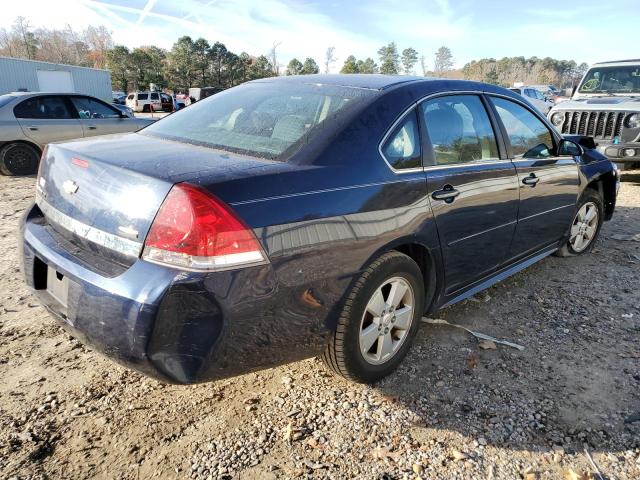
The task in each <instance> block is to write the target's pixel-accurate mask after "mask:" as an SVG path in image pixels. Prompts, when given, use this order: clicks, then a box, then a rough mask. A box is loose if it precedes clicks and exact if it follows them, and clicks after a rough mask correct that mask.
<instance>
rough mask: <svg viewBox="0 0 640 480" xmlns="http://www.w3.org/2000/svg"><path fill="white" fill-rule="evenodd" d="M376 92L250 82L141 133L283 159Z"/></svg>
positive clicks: (193, 106) (196, 104)
mask: <svg viewBox="0 0 640 480" xmlns="http://www.w3.org/2000/svg"><path fill="white" fill-rule="evenodd" d="M372 95H374V92H373V91H370V90H364V89H355V88H346V87H336V86H327V85H304V84H286V83H285V84H283V83H276V82H273V83H271V82H258V83H249V84H244V85H241V86H239V87H236V88H232V89H230V90H226V91H224V92H221V93H219V94H217V95H213V96H211V97H209V98H207V99H205V100H202V101H200V102H196V103H195V104H193V105H191V106H189V107H187V108H185V109H184V110H180V111H178V112H176V113H174V114H173V115H169V116H168V117H165V118H164V119H162V120H160V121H158V122H156V123H154V124H152V125H150V126H148V127H147V128H145V129H144V130H143V131H142V132H141V133H142V134H145V135H153V136H158V137H163V138H167V139H170V140H178V141H183V142H186V143H193V144H196V145H204V146H210V147H214V148H219V149H222V150H228V151H231V152H238V153H246V154H250V155H255V156H260V157H265V158H272V159H284V158H286V157H288V156H289V155H290V154H291V153H293V151H294V150H295V149H296V147H297V145H299V144H301V142H302V141H305V140H307V141H308V140H309V138H310V136H312V135H313V134H314V132H317V131H318V130H319V129H320V128H322V126H323V125H325V124H326V122H329V121H331V120H332V119H335V118H336V117H337V116H338V115H342V114H344V113H345V112H346V111H347V110H350V109H353V108H354V107H356V106H357V105H359V104H361V103H363V102H364V100H365V99H366V98H368V97H371V96H372Z"/></svg>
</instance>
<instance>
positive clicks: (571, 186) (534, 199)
mask: <svg viewBox="0 0 640 480" xmlns="http://www.w3.org/2000/svg"><path fill="white" fill-rule="evenodd" d="M491 101H492V102H493V104H494V106H495V108H496V112H497V114H498V117H499V118H500V120H501V121H502V124H503V125H504V129H505V132H506V136H507V138H508V140H509V143H510V156H511V157H512V158H513V163H514V164H515V166H516V171H517V172H518V181H519V184H520V208H519V212H518V227H517V228H516V236H515V238H514V241H513V245H512V246H511V250H510V257H511V258H515V257H518V256H523V255H527V254H529V253H532V252H534V251H536V250H540V249H542V248H544V247H546V246H548V245H552V244H555V243H557V242H558V240H560V239H561V238H562V237H563V236H564V234H565V233H566V232H567V231H568V229H569V227H570V226H571V222H572V220H573V217H574V215H575V207H576V201H577V198H578V189H579V183H580V180H579V176H578V165H577V163H576V161H575V160H574V158H573V157H559V156H557V153H556V152H557V145H556V141H555V137H554V136H553V134H552V133H551V131H550V129H549V128H548V127H547V125H546V124H545V123H544V122H543V121H542V120H541V119H540V118H538V116H537V115H535V114H534V113H533V112H532V111H530V110H529V109H527V108H525V106H524V105H522V104H520V103H516V102H514V101H511V100H507V99H505V98H501V97H491Z"/></svg>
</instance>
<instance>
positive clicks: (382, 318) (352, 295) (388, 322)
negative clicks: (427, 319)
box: [322, 252, 425, 383]
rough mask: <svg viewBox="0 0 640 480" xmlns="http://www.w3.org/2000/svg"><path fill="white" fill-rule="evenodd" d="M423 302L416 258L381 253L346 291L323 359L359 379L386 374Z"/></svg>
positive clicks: (402, 351) (406, 343)
mask: <svg viewBox="0 0 640 480" xmlns="http://www.w3.org/2000/svg"><path fill="white" fill-rule="evenodd" d="M424 300H425V289H424V281H423V277H422V272H421V271H420V268H419V267H418V265H417V264H416V262H414V261H413V260H412V259H411V258H409V257H408V256H406V255H404V254H402V253H400V252H388V253H385V254H384V255H382V256H381V257H380V258H378V259H377V260H375V261H374V262H373V263H372V264H371V265H370V266H369V267H368V268H367V269H366V270H365V271H364V272H363V273H362V275H361V276H360V278H358V280H357V281H356V282H355V284H354V285H353V286H352V287H351V290H350V291H349V293H348V294H347V298H346V301H345V305H344V307H343V309H342V312H341V314H340V318H339V319H338V325H337V327H336V330H335V331H334V332H333V334H332V335H331V337H330V339H329V343H328V344H327V347H326V349H325V352H324V354H323V357H322V358H323V361H324V363H325V364H326V365H327V366H328V367H329V368H330V369H331V370H333V371H334V372H335V373H337V374H338V375H341V376H343V377H345V378H347V379H349V380H353V381H355V382H360V383H372V382H375V381H377V380H379V379H381V378H383V377H385V376H386V375H389V374H390V373H391V372H392V371H393V370H395V369H396V368H397V366H398V365H399V364H400V362H402V360H403V359H404V357H405V356H406V354H407V352H408V351H409V348H410V347H411V342H412V341H413V338H414V337H415V335H416V332H417V331H418V327H419V324H420V318H421V317H422V314H423V311H424ZM374 312H375V313H374ZM376 314H377V315H376Z"/></svg>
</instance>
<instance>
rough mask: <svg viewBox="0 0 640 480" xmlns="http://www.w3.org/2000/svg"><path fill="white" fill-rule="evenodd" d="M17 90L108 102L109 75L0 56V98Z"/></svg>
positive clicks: (103, 71)
mask: <svg viewBox="0 0 640 480" xmlns="http://www.w3.org/2000/svg"><path fill="white" fill-rule="evenodd" d="M18 91H28V92H57V93H67V92H69V93H82V94H86V95H91V96H93V97H97V98H100V99H102V100H104V101H106V102H109V103H111V102H112V95H111V73H109V71H108V70H100V69H97V68H87V67H76V66H73V65H63V64H59V63H49V62H39V61H36V60H24V59H21V58H9V57H0V95H2V94H5V93H9V92H18Z"/></svg>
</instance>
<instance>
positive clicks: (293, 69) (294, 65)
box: [287, 58, 304, 75]
mask: <svg viewBox="0 0 640 480" xmlns="http://www.w3.org/2000/svg"><path fill="white" fill-rule="evenodd" d="M303 70H304V65H302V62H300V60H298V59H297V58H292V59H291V61H290V62H289V65H287V75H302V71H303Z"/></svg>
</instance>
